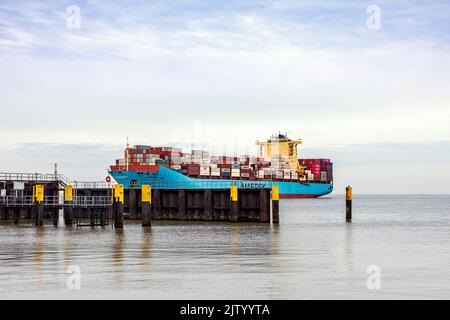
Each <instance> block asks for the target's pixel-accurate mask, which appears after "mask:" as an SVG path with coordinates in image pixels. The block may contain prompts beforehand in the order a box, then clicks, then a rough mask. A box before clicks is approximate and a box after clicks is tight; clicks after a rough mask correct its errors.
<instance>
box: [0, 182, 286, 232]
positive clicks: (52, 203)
mask: <svg viewBox="0 0 450 320" xmlns="http://www.w3.org/2000/svg"><path fill="white" fill-rule="evenodd" d="M271 197H272V201H271ZM278 199H279V196H278V190H277V187H275V186H274V187H272V188H238V187H237V186H232V187H231V188H229V189H223V188H222V189H183V188H170V189H169V188H154V187H152V186H151V185H142V186H140V187H139V188H129V189H125V188H124V187H123V185H119V184H112V183H107V182H74V181H70V180H69V179H67V178H66V177H65V176H63V175H60V174H49V175H44V174H37V173H36V174H34V173H0V218H2V219H13V220H14V223H16V224H17V223H19V221H20V220H21V219H26V220H31V221H32V224H33V225H34V226H41V225H42V224H43V221H44V219H52V222H53V224H54V225H55V226H57V225H58V223H59V217H60V212H61V211H62V212H63V214H62V216H63V218H64V224H65V225H67V226H71V225H76V226H80V227H81V226H105V225H108V224H111V226H113V227H114V228H123V221H124V219H125V220H127V219H132V220H141V221H142V226H143V227H148V226H151V224H152V220H177V221H220V222H260V223H270V222H271V221H272V222H273V223H275V224H276V223H278V222H279V214H278V212H279V204H278ZM271 213H272V219H271Z"/></svg>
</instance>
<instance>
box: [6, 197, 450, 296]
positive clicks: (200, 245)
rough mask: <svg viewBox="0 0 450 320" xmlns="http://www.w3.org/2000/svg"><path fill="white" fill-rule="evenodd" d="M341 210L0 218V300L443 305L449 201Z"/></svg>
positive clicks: (382, 200)
mask: <svg viewBox="0 0 450 320" xmlns="http://www.w3.org/2000/svg"><path fill="white" fill-rule="evenodd" d="M344 202H345V201H344V197H343V195H332V196H328V197H324V198H320V199H298V200H297V199H287V200H281V203H280V220H281V223H280V224H279V225H267V224H254V223H251V224H248V223H241V224H231V223H205V222H157V221H154V223H153V225H152V227H151V228H142V227H141V226H140V224H139V223H137V222H129V221H125V227H124V229H123V230H114V229H112V228H111V227H109V226H107V227H65V226H64V225H63V223H62V221H61V223H60V225H59V226H58V227H54V226H53V225H51V221H47V222H46V224H47V225H45V226H44V227H40V228H34V227H31V224H30V222H29V221H23V223H22V224H20V225H19V226H14V225H13V224H12V222H11V221H7V222H5V221H2V220H0V299H11V298H39V299H46V298H58V299H72V298H73V299H83V298H88V299H89V298H100V299H422V298H424V299H432V298H435V299H449V298H450V196H449V195H433V196H431V195H424V196H421V195H409V196H405V195H398V196H395V195H355V196H354V200H353V221H352V222H351V223H346V222H345V203H344ZM68 271H71V273H68ZM78 271H79V277H77V274H78V273H77V272H78ZM368 271H369V273H368ZM78 280H79V281H78ZM78 285H79V289H78V288H77V286H78Z"/></svg>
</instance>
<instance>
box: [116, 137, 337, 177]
mask: <svg viewBox="0 0 450 320" xmlns="http://www.w3.org/2000/svg"><path fill="white" fill-rule="evenodd" d="M298 162H299V165H300V168H301V169H302V170H300V171H296V170H294V169H292V168H290V165H289V161H288V159H287V158H286V157H283V156H279V155H275V156H272V157H271V161H264V159H263V158H260V157H252V156H249V155H243V156H240V157H230V156H211V157H210V154H209V152H208V151H205V150H192V152H191V153H183V152H182V151H181V149H179V148H173V147H151V146H145V145H136V146H134V147H133V148H127V149H126V151H125V157H124V159H118V160H116V164H115V165H114V166H111V170H114V171H125V170H127V167H128V170H130V171H137V172H155V171H157V166H155V165H163V166H166V167H170V168H172V169H173V170H175V171H178V172H180V173H182V174H185V175H187V176H189V177H194V178H208V179H211V178H212V179H232V178H234V179H237V178H239V179H240V180H258V179H264V180H283V181H303V182H308V181H309V182H322V183H330V182H331V181H332V180H333V174H332V172H333V171H332V163H331V161H330V159H299V160H298Z"/></svg>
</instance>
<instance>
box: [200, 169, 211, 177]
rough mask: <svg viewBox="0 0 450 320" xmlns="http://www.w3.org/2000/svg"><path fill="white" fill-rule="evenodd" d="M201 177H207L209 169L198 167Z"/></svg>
mask: <svg viewBox="0 0 450 320" xmlns="http://www.w3.org/2000/svg"><path fill="white" fill-rule="evenodd" d="M200 175H201V176H209V167H200Z"/></svg>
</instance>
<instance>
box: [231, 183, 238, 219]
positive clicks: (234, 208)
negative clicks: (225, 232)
mask: <svg viewBox="0 0 450 320" xmlns="http://www.w3.org/2000/svg"><path fill="white" fill-rule="evenodd" d="M230 200H231V201H230V220H231V222H238V220H239V198H238V188H237V186H231V187H230Z"/></svg>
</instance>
